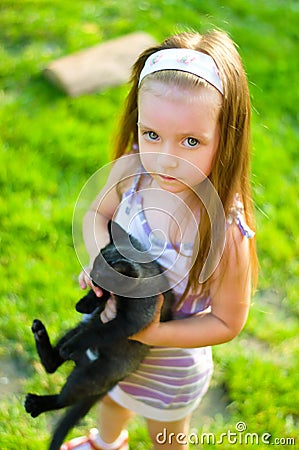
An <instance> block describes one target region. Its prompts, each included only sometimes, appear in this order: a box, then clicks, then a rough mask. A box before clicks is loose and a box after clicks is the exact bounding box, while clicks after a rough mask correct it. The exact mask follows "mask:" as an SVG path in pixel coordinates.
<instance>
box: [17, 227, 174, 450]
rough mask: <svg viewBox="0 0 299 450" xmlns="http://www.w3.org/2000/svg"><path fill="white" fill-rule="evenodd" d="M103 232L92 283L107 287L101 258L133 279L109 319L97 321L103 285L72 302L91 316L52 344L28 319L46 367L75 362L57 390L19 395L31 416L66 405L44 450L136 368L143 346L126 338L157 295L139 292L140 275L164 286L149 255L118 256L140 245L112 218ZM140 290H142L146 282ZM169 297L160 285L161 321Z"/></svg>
mask: <svg viewBox="0 0 299 450" xmlns="http://www.w3.org/2000/svg"><path fill="white" fill-rule="evenodd" d="M111 228H112V229H113V233H111ZM109 232H110V239H111V241H110V243H109V244H108V245H107V246H106V247H105V248H104V249H103V250H102V251H101V252H100V254H99V255H98V257H97V258H96V259H95V262H94V266H93V269H92V271H91V278H92V280H93V283H94V284H96V285H99V286H102V285H103V284H104V285H106V286H107V284H106V282H107V278H108V277H109V276H111V273H110V272H109V271H108V274H107V270H106V269H105V267H104V266H105V263H104V264H103V260H104V261H107V263H108V264H109V267H112V268H113V269H114V270H116V271H118V272H120V273H122V274H125V275H127V276H129V277H131V281H132V283H133V284H132V285H131V287H130V288H129V289H128V290H129V291H130V292H128V294H127V295H126V296H122V295H117V294H115V300H116V307H117V315H116V317H115V319H113V320H111V321H110V322H107V323H105V324H103V323H102V322H101V320H100V313H101V312H102V311H103V310H104V308H105V303H106V301H107V299H108V298H109V296H110V293H109V292H108V291H107V290H105V289H103V292H104V294H103V296H102V297H101V298H98V297H96V295H95V294H94V292H93V291H92V290H90V291H89V292H88V294H87V295H86V296H85V297H83V298H82V299H81V300H80V301H79V302H78V303H77V305H76V309H77V311H79V312H84V313H92V316H91V318H90V319H89V320H87V321H83V322H80V323H79V325H78V326H76V327H75V328H73V329H72V330H70V331H69V332H67V333H66V334H65V335H64V336H63V337H62V339H60V340H59V341H58V343H57V344H56V345H55V346H52V345H51V343H50V339H49V336H48V333H47V330H46V328H45V326H44V325H43V323H42V322H41V321H39V320H34V321H33V324H32V332H33V334H34V338H35V342H36V348H37V351H38V354H39V356H40V360H41V362H42V364H43V366H44V367H45V369H46V371H47V372H49V373H53V372H55V371H56V369H57V368H58V367H59V366H60V365H61V364H62V363H63V362H64V361H66V360H72V361H74V362H75V363H76V365H75V368H74V369H73V371H72V372H71V374H70V375H69V377H68V379H67V381H66V383H65V385H64V386H63V388H62V390H61V392H60V393H59V394H57V395H35V394H28V395H27V397H26V400H25V409H26V411H27V412H28V413H29V414H31V416H32V417H37V416H38V415H39V414H41V413H42V412H45V411H50V410H55V409H61V408H65V407H68V406H70V408H69V410H68V411H67V412H66V414H65V416H64V417H63V418H62V420H61V421H60V423H59V424H58V426H57V428H56V430H55V432H54V435H53V438H52V441H51V444H50V447H49V449H50V450H58V449H59V448H60V446H61V444H62V442H63V440H64V438H65V436H66V435H67V433H68V432H69V430H70V429H71V428H72V427H74V426H75V425H76V423H77V422H78V421H79V420H80V419H81V418H82V417H84V416H85V415H86V414H87V412H88V411H89V410H90V408H91V407H92V406H93V405H94V404H95V403H96V402H97V401H98V400H100V399H101V398H103V397H104V396H105V395H106V393H107V392H108V391H109V390H110V389H112V388H113V387H114V386H115V385H116V384H117V383H118V382H119V381H120V380H122V379H123V378H125V377H126V376H127V375H128V374H129V373H131V372H132V371H134V370H136V369H137V368H138V366H139V364H140V362H141V361H142V360H143V358H144V357H145V356H146V354H147V353H148V350H149V347H148V346H147V345H144V344H141V343H140V342H137V341H133V340H130V339H128V337H129V336H131V335H133V334H135V333H137V332H138V331H139V330H141V329H143V328H144V327H146V326H147V325H148V324H149V323H150V322H151V321H152V320H153V318H154V316H155V312H156V305H157V295H151V296H146V297H143V296H142V294H143V291H144V289H145V287H144V286H145V285H143V282H144V283H146V282H147V280H145V278H149V277H153V276H155V275H159V274H162V275H161V277H162V280H163V282H162V285H163V287H164V288H165V287H166V286H167V281H166V277H165V276H164V275H163V273H162V269H161V267H160V266H159V264H158V263H157V262H155V261H149V260H148V261H146V262H143V263H138V262H136V261H135V260H136V258H135V259H134V250H132V249H131V250H129V251H131V254H130V253H129V255H131V257H130V259H129V258H128V257H125V256H124V255H123V250H128V249H130V246H131V244H133V246H134V248H135V249H137V250H139V251H140V250H143V248H142V246H141V245H140V243H139V242H138V241H137V240H136V239H134V238H132V237H131V236H130V237H129V236H128V234H127V233H126V232H125V231H124V230H123V229H122V228H121V227H119V226H118V225H117V224H116V223H115V222H112V223H110V224H109ZM112 234H113V237H115V236H116V238H117V247H116V246H115V245H114V243H113V240H112ZM135 256H136V255H135ZM143 279H144V280H143ZM103 280H105V282H104V283H103ZM145 290H146V292H148V285H147V288H146V289H145ZM133 291H134V293H135V297H136V292H138V295H139V297H138V298H135V297H134V296H133V295H132V293H133ZM161 291H162V290H161ZM164 291H165V289H164ZM129 293H131V297H130V295H129ZM173 300H174V298H173V294H172V292H171V291H170V290H166V291H165V292H164V303H163V307H162V313H161V320H163V321H166V320H170V319H171V317H172V314H171V305H173Z"/></svg>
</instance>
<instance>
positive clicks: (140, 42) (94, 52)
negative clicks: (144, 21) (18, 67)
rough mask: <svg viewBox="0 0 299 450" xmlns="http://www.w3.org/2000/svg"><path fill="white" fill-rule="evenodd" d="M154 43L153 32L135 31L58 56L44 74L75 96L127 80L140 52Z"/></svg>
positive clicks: (67, 92)
mask: <svg viewBox="0 0 299 450" xmlns="http://www.w3.org/2000/svg"><path fill="white" fill-rule="evenodd" d="M154 45H156V41H155V40H154V38H153V37H152V36H150V35H149V34H147V33H143V32H136V33H131V34H128V35H125V36H122V37H120V38H116V39H112V40H110V41H107V42H104V43H102V44H99V45H96V46H94V47H91V48H89V49H86V50H82V51H80V52H77V53H74V54H72V55H68V56H65V57H63V58H60V59H57V60H56V61H53V62H51V63H50V64H49V65H48V66H47V67H46V68H45V69H44V75H45V77H46V78H47V79H48V80H50V81H51V82H52V83H53V84H54V85H56V86H57V87H59V88H60V89H62V90H63V91H64V92H65V93H66V94H68V95H70V96H72V97H76V96H79V95H82V94H87V93H91V92H96V91H100V90H103V89H105V88H107V87H112V86H118V85H120V84H123V83H126V82H127V81H128V79H129V75H130V70H131V67H132V65H133V63H134V62H135V60H136V58H137V57H138V55H139V54H140V53H141V52H142V51H143V50H145V49H146V48H148V47H151V46H154Z"/></svg>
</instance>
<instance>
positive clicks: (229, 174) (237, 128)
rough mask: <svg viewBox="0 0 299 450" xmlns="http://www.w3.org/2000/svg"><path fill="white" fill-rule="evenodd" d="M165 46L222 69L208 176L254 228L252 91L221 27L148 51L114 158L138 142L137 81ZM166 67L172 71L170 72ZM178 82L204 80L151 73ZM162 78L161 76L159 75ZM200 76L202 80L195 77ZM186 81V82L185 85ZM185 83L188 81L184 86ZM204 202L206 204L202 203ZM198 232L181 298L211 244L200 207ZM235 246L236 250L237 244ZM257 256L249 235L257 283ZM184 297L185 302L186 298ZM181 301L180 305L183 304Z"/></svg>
mask: <svg viewBox="0 0 299 450" xmlns="http://www.w3.org/2000/svg"><path fill="white" fill-rule="evenodd" d="M167 48H189V49H193V50H197V51H201V52H203V53H206V54H208V55H210V56H211V57H212V58H213V59H214V61H215V63H216V65H217V67H218V71H219V76H220V78H221V80H222V84H223V99H222V106H221V110H220V114H219V127H220V141H219V146H218V151H217V153H216V156H215V158H214V161H213V165H212V170H211V173H210V175H209V179H210V181H211V182H212V184H213V186H214V188H215V190H216V191H217V193H218V196H219V197H220V200H221V202H222V205H223V209H224V212H225V215H226V216H227V215H228V214H229V210H230V208H231V207H232V205H233V201H234V196H235V194H236V193H239V195H240V197H241V200H242V202H243V205H244V214H245V219H246V221H247V223H248V225H249V226H250V228H252V229H255V225H254V218H253V205H252V195H251V186H250V170H251V167H250V115H251V110H250V96H249V90H248V83H247V78H246V74H245V71H244V68H243V65H242V61H241V58H240V55H239V53H238V51H237V49H236V47H235V45H234V43H233V41H232V40H231V39H230V38H229V36H228V35H227V34H226V33H224V32H222V31H218V30H214V31H211V32H208V33H206V34H199V33H193V32H185V33H180V34H177V35H174V36H171V37H169V38H168V39H166V40H165V41H164V42H162V44H161V45H158V46H155V47H151V48H149V49H147V50H145V51H144V52H143V53H142V54H141V55H140V57H139V58H138V59H137V61H136V63H135V64H134V66H133V69H132V75H131V89H130V91H129V93H128V96H127V99H126V103H125V108H124V112H123V115H122V118H121V123H120V127H119V133H118V136H117V142H116V150H115V157H116V158H119V157H120V156H122V155H124V154H125V153H127V152H128V151H131V149H132V146H133V144H135V143H137V142H138V130H137V117H138V107H137V105H138V90H139V89H138V81H139V76H140V72H141V70H142V68H143V66H144V64H145V61H146V60H147V58H148V57H149V56H150V55H152V54H153V53H155V52H157V51H159V50H162V49H167ZM166 72H169V74H168V75H167V74H166ZM167 76H168V80H171V81H169V82H171V83H176V81H175V80H177V84H178V85H179V86H180V85H181V84H182V82H181V81H180V80H182V79H183V78H184V79H185V80H187V79H189V80H191V83H190V84H189V85H190V87H193V86H194V85H195V84H196V83H200V82H202V80H200V79H199V78H198V77H196V76H193V75H191V76H190V74H187V75H186V74H184V73H183V72H176V74H175V76H174V73H173V71H171V70H169V71H163V74H162V72H161V73H159V72H156V73H154V74H152V75H150V77H153V78H155V79H159V77H160V79H163V82H167ZM161 77H163V78H161ZM196 80H199V81H196ZM186 82H188V81H185V84H186ZM185 87H186V86H185ZM202 206H203V205H202ZM200 217H201V219H200V223H199V230H198V236H199V237H200V241H199V246H195V248H197V247H198V248H197V253H196V255H193V258H194V259H193V260H194V261H195V263H194V264H193V266H192V268H191V270H190V273H189V281H188V284H187V287H186V290H185V293H184V295H183V297H182V300H183V299H184V298H185V296H186V295H187V292H188V291H189V290H190V289H191V290H193V289H194V290H196V291H198V288H199V277H200V274H201V273H202V270H203V267H204V263H205V261H206V260H207V257H208V254H209V250H210V247H211V218H209V217H208V214H207V211H206V210H205V208H203V207H202V208H201V216H200ZM236 251H237V249H236ZM257 266H258V263H257V255H256V243H255V239H251V240H250V268H249V269H250V271H251V275H252V280H253V284H255V283H256V280H257ZM209 285H210V279H208V280H204V282H203V283H202V284H201V294H202V295H207V294H208V291H209ZM182 300H181V302H182ZM181 302H180V304H181Z"/></svg>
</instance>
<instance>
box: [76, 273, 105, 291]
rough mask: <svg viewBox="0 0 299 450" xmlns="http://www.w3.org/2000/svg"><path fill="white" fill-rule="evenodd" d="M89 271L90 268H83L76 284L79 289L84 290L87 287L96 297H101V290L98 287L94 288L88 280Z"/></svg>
mask: <svg viewBox="0 0 299 450" xmlns="http://www.w3.org/2000/svg"><path fill="white" fill-rule="evenodd" d="M90 271H91V267H90V266H88V267H85V268H84V269H83V270H82V272H81V273H80V275H79V277H78V282H79V285H80V288H81V289H86V288H87V287H89V288H90V289H92V290H93V291H94V293H95V294H96V296H97V297H102V295H103V291H102V289H101V288H99V287H98V286H95V285H94V284H93V283H92V281H91V278H90V275H89V274H90Z"/></svg>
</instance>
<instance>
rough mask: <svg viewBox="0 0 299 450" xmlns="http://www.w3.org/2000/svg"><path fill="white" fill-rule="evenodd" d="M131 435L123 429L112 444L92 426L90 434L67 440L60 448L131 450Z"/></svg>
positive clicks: (63, 449)
mask: <svg viewBox="0 0 299 450" xmlns="http://www.w3.org/2000/svg"><path fill="white" fill-rule="evenodd" d="M128 441H129V436H128V432H127V430H123V431H122V432H121V434H120V435H119V437H118V438H117V439H116V440H115V441H114V442H112V443H111V444H106V443H105V442H103V441H102V439H101V438H100V436H99V432H98V430H97V429H96V428H92V429H91V430H90V432H89V435H88V436H82V437H78V438H75V439H72V440H71V441H69V442H66V443H65V444H63V445H62V446H61V447H60V450H129V444H128Z"/></svg>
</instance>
